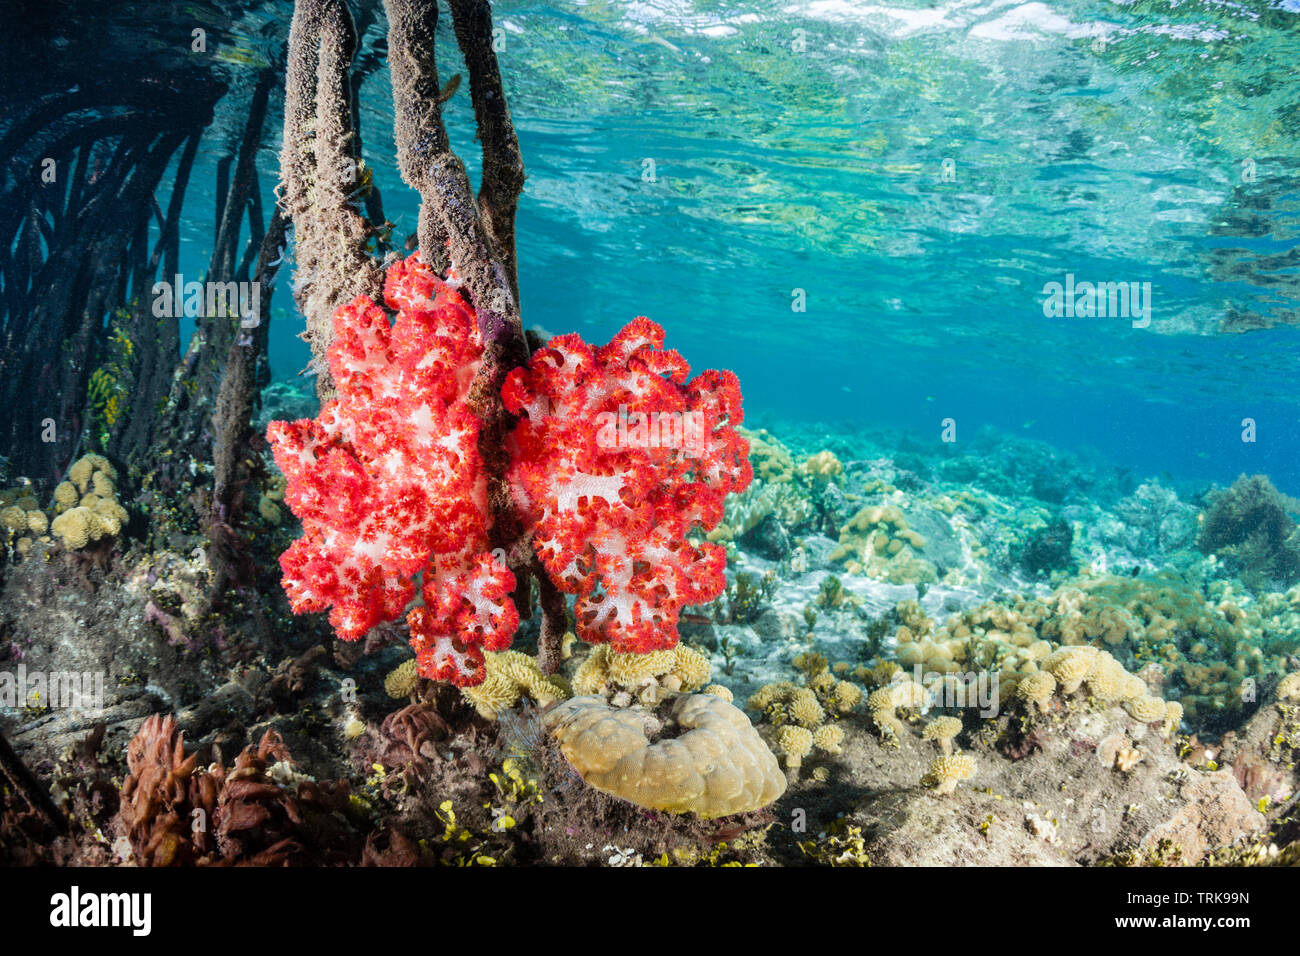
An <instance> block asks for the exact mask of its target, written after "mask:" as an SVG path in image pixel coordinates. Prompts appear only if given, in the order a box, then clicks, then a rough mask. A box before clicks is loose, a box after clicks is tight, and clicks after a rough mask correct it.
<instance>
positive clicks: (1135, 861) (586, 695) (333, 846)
mask: <svg viewBox="0 0 1300 956" xmlns="http://www.w3.org/2000/svg"><path fill="white" fill-rule="evenodd" d="M271 394H272V403H273V404H275V405H276V407H277V408H279V407H280V406H285V407H304V408H306V409H307V412H308V413H309V411H310V405H309V402H307V400H306V399H302V397H301V396H299V397H295V395H294V393H293V390H292V389H284V388H281V389H276V388H273V389H272V390H271ZM272 414H275V413H274V412H273V413H272ZM744 435H745V438H746V440H747V441H748V444H749V457H750V462H751V464H752V467H753V471H754V476H755V480H754V482H753V483H752V485H751V486H750V487H749V488H748V489H747V490H745V491H744V492H742V493H740V494H733V495H731V496H729V497H728V499H727V501H726V503H725V513H724V516H723V520H722V521H721V522H720V523H719V524H718V525H717V526H716V527H715V528H714V530H713V531H711V532H709V534H708V538H709V540H710V541H712V542H713V543H715V544H719V545H721V546H723V547H725V549H726V558H727V562H726V571H725V574H726V587H725V591H724V592H723V593H722V594H721V595H720V596H719V597H718V598H717V599H716V600H713V601H712V602H710V603H708V604H704V605H698V606H694V607H689V608H686V609H685V611H684V613H683V614H682V616H681V620H680V625H679V627H680V633H681V636H682V640H681V642H680V643H679V644H678V645H677V646H676V647H675V648H672V649H669V650H656V651H652V652H650V653H640V654H636V653H620V652H618V651H617V650H615V649H614V648H612V647H611V646H610V645H607V644H595V645H593V644H587V643H584V642H583V641H580V640H578V639H577V638H576V637H575V636H574V634H573V633H572V632H569V633H567V634H565V635H564V636H563V638H562V639H561V641H560V644H559V648H560V655H561V658H562V659H561V661H560V666H559V668H558V670H556V671H555V672H554V673H546V672H545V671H544V670H543V668H542V667H541V666H540V665H539V660H538V656H537V653H538V650H537V646H538V639H539V627H540V622H539V621H538V620H536V619H531V620H525V621H524V622H523V623H522V625H521V628H520V637H519V639H517V640H516V642H515V646H514V649H512V650H507V651H487V652H485V655H484V659H485V667H486V677H485V679H484V680H483V682H481V683H479V684H477V685H475V686H469V687H464V688H456V687H454V686H451V685H450V684H448V683H445V682H441V681H433V680H428V679H425V678H424V677H421V676H420V673H419V671H418V669H417V667H416V662H415V658H414V657H413V656H412V652H411V650H410V648H408V647H407V646H406V635H405V633H404V630H403V627H402V626H401V625H400V624H381V625H379V626H377V627H375V628H373V629H372V630H371V631H370V632H369V633H368V634H367V635H366V637H365V639H364V640H361V641H358V642H342V641H339V640H338V639H337V638H336V637H335V636H334V633H333V631H332V629H331V628H330V627H329V626H328V625H327V624H326V623H325V622H324V621H323V620H322V619H321V618H320V616H319V615H308V616H294V615H292V614H290V613H289V610H288V607H287V605H286V603H285V598H284V596H283V592H282V591H281V588H280V586H279V577H280V569H279V567H278V566H277V564H276V558H277V557H278V555H279V554H280V553H281V552H282V551H283V550H284V549H285V547H287V545H288V544H289V542H290V541H292V540H293V539H294V537H295V536H296V534H297V529H296V527H295V519H294V517H293V514H292V513H291V512H290V511H289V510H288V509H287V508H284V507H283V505H284V498H285V481H284V479H283V477H282V476H280V475H279V474H278V473H277V472H276V470H275V468H274V466H271V465H269V464H265V465H264V468H263V470H262V471H261V472H260V473H261V474H262V475H263V477H261V478H260V479H258V481H257V482H256V483H255V484H254V485H253V486H252V491H253V493H254V494H255V497H256V508H255V509H254V512H255V515H256V516H255V517H254V518H252V519H251V520H252V521H253V522H254V524H255V527H254V528H253V530H252V532H251V533H250V535H249V537H248V541H247V544H248V546H249V548H250V549H251V550H250V553H251V554H252V555H253V557H254V560H253V562H252V566H250V567H248V568H246V569H245V573H246V574H247V575H248V577H247V578H246V579H245V580H247V581H248V582H251V583H252V586H251V587H243V588H239V589H235V590H234V591H232V592H231V594H230V595H229V596H228V597H226V598H224V599H217V600H214V599H213V596H212V593H211V589H210V587H209V585H210V580H209V578H210V576H211V574H212V571H211V566H210V555H209V553H208V550H207V546H206V545H205V543H204V541H205V539H204V538H203V537H202V536H201V535H199V534H198V533H197V532H196V531H194V529H190V528H187V527H185V526H184V524H183V523H180V522H171V521H170V519H169V517H168V515H167V514H151V515H147V516H146V514H144V513H143V512H142V510H141V508H140V505H139V502H140V501H141V500H142V498H141V496H140V495H139V494H138V491H139V487H138V486H137V485H136V483H137V482H138V481H139V476H131V475H123V476H119V475H118V474H117V472H116V470H115V469H114V468H113V466H112V465H111V463H109V462H108V461H107V460H106V459H103V458H102V457H100V456H93V455H92V456H87V457H86V458H84V459H82V460H81V461H79V462H78V463H77V465H75V466H74V467H73V468H72V469H71V471H70V473H69V476H68V480H67V481H65V482H63V483H62V484H59V485H58V486H57V487H56V488H55V490H54V492H53V494H52V496H51V497H50V498H49V500H44V499H43V498H42V497H41V496H39V495H36V494H34V493H32V492H31V490H30V487H29V486H28V485H27V484H25V483H23V482H21V481H7V482H6V483H5V485H6V486H5V487H4V488H3V489H0V527H2V529H3V535H4V539H3V542H4V556H5V557H4V565H3V578H2V583H0V657H2V659H3V668H2V669H0V670H3V674H4V677H0V730H3V733H4V736H5V738H7V739H8V740H9V741H11V743H12V746H13V750H14V753H15V756H16V758H17V760H18V761H20V762H21V764H22V765H23V766H25V767H26V768H29V769H30V771H31V775H32V781H33V782H34V783H33V784H32V785H34V786H35V787H36V788H37V789H39V790H43V791H44V792H45V793H47V794H48V797H49V800H50V801H51V802H52V805H53V807H54V808H56V810H57V813H58V815H60V816H63V817H65V818H66V819H67V820H69V821H70V822H71V826H69V827H67V828H66V829H62V830H61V829H60V828H59V827H58V826H57V823H56V821H55V819H54V818H53V817H51V816H50V814H49V813H48V812H43V811H42V809H41V808H40V807H39V806H36V805H35V804H33V802H32V801H31V800H30V799H29V797H30V794H27V795H25V793H26V791H23V790H22V789H20V788H10V789H7V790H6V791H5V792H4V795H3V797H2V798H0V799H2V800H3V809H2V810H0V852H2V853H3V858H4V859H5V861H6V862H15V863H78V864H93V865H146V866H147V865H155V866H156V865H212V864H230V863H254V864H263V865H270V864H277V863H285V862H288V863H299V864H319V865H333V864H344V865H347V864H370V865H425V864H450V863H458V864H466V863H469V864H475V865H591V864H595V865H607V866H650V865H665V866H712V865H788V866H801V865H828V866H853V865H866V864H876V865H903V866H907V865H933V866H958V865H1015V866H1020V865H1035V866H1040V865H1048V866H1098V865H1106V866H1131V865H1179V866H1193V865H1200V866H1209V865H1242V864H1250V865H1274V864H1281V863H1296V862H1300V820H1298V819H1297V816H1296V809H1297V790H1298V789H1300V771H1298V770H1297V767H1296V756H1297V753H1300V659H1298V657H1297V655H1298V654H1300V560H1298V559H1300V535H1298V534H1297V531H1296V524H1295V520H1294V517H1293V513H1294V510H1295V509H1294V505H1295V502H1294V500H1293V499H1289V498H1287V497H1286V496H1285V495H1283V494H1282V493H1281V492H1279V491H1278V490H1277V489H1275V488H1274V487H1273V485H1272V484H1271V482H1269V480H1268V479H1267V478H1266V477H1264V476H1243V477H1242V478H1240V479H1238V480H1237V481H1236V482H1235V483H1233V484H1231V485H1230V486H1228V487H1225V488H1209V489H1200V490H1193V489H1189V488H1186V487H1183V486H1178V487H1175V486H1173V485H1172V484H1171V483H1161V482H1160V481H1157V480H1148V481H1138V480H1136V479H1133V478H1131V477H1129V476H1128V475H1127V474H1126V473H1124V472H1122V471H1120V470H1118V469H1116V468H1113V467H1111V466H1109V465H1107V464H1106V463H1105V462H1103V461H1099V460H1092V459H1086V460H1085V459H1081V458H1078V457H1076V456H1072V455H1069V454H1065V453H1062V452H1060V451H1058V450H1055V449H1052V448H1049V447H1047V446H1045V445H1042V444H1041V443H1037V442H1028V441H1025V440H1024V439H1021V438H1011V437H1008V436H1005V435H1000V434H997V433H993V432H988V433H986V434H983V435H982V436H981V437H980V438H979V439H978V440H977V441H976V442H973V443H972V446H971V447H970V448H969V449H967V450H964V451H963V452H962V453H961V454H952V453H937V452H934V451H927V450H925V449H914V448H910V447H908V446H907V443H906V441H905V440H902V439H900V438H898V436H895V435H891V434H889V433H885V432H866V431H840V432H835V431H831V430H828V429H826V428H824V427H822V426H815V425H811V424H808V423H793V424H791V423H770V426H769V428H768V429H754V430H749V431H746V432H744ZM119 489H120V490H119ZM144 500H147V498H146V499H144ZM124 502H125V503H126V504H124ZM146 519H147V520H146ZM144 524H149V525H153V526H154V530H153V531H152V533H149V534H143V533H141V532H140V530H139V528H140V527H141V525H144ZM68 674H77V675H82V674H85V675H98V680H97V691H98V694H99V697H98V699H94V694H93V693H92V691H93V690H95V689H96V688H91V687H89V686H79V687H78V688H74V689H80V690H85V691H86V692H87V694H88V695H89V698H91V699H88V700H82V701H80V702H79V704H80V706H66V704H67V703H68V701H67V700H66V695H67V691H68V687H67V686H61V685H60V684H59V683H58V681H56V680H54V679H50V680H46V678H47V677H50V675H68ZM20 676H21V678H22V680H21V682H20V681H19V679H18V678H19V677H20ZM38 680H39V681H40V682H39V683H38ZM66 683H67V682H66V680H65V681H64V684H66ZM60 695H62V697H63V699H60ZM47 810H48V808H47ZM196 818H201V819H203V820H205V821H207V822H208V823H209V824H210V825H208V826H206V827H204V828H195V827H192V826H191V821H193V820H194V819H196Z"/></svg>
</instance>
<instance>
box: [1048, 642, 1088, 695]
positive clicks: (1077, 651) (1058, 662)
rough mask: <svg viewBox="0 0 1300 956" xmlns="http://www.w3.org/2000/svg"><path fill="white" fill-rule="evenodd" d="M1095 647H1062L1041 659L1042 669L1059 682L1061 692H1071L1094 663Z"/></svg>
mask: <svg viewBox="0 0 1300 956" xmlns="http://www.w3.org/2000/svg"><path fill="white" fill-rule="evenodd" d="M1097 654H1098V651H1097V649H1096V648H1095V647H1091V646H1086V645H1085V646H1081V647H1063V648H1061V649H1060V650H1058V651H1056V652H1055V653H1054V654H1051V655H1049V656H1048V658H1047V660H1045V661H1043V669H1044V670H1046V671H1047V672H1048V673H1049V674H1051V675H1052V676H1053V677H1055V678H1056V679H1057V680H1058V681H1059V682H1060V684H1061V693H1063V694H1073V693H1074V692H1075V691H1076V690H1078V689H1079V685H1081V684H1082V683H1083V682H1084V680H1085V679H1086V678H1087V676H1088V675H1089V674H1090V673H1091V672H1092V668H1093V665H1094V664H1095V663H1096V658H1097Z"/></svg>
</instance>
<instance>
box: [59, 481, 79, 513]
mask: <svg viewBox="0 0 1300 956" xmlns="http://www.w3.org/2000/svg"><path fill="white" fill-rule="evenodd" d="M79 497H80V496H79V495H78V494H77V486H76V485H74V484H73V483H72V482H70V481H61V482H59V484H58V485H57V486H56V487H55V489H54V504H55V506H56V507H57V508H58V509H59V510H63V509H65V508H71V507H72V506H73V505H75V504H76V503H77V499H78V498H79Z"/></svg>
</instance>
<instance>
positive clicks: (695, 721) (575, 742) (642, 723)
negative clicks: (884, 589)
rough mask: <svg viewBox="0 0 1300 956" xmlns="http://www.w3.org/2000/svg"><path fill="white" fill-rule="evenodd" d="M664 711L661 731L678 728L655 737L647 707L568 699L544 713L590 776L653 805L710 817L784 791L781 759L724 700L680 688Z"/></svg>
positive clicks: (567, 752) (564, 748) (607, 788)
mask: <svg viewBox="0 0 1300 956" xmlns="http://www.w3.org/2000/svg"><path fill="white" fill-rule="evenodd" d="M662 716H663V724H662V727H661V728H660V729H661V730H663V731H664V732H665V734H666V733H668V732H671V731H676V732H679V733H678V736H675V737H668V736H664V737H661V738H660V739H659V740H656V741H655V742H653V743H651V741H650V739H649V737H648V736H647V723H648V715H647V714H646V712H644V711H640V710H638V709H637V708H633V707H628V708H622V709H620V708H615V707H611V706H610V705H609V704H607V703H606V702H605V701H604V700H603V699H602V698H599V697H590V696H584V697H575V698H573V699H571V700H567V701H565V702H564V703H562V704H559V705H558V706H556V707H555V708H554V709H553V710H551V711H550V712H548V713H547V715H546V717H545V718H544V719H545V721H546V726H547V729H548V730H549V731H550V732H551V733H552V734H553V735H554V736H555V738H556V740H557V741H558V742H559V744H560V750H561V752H562V753H563V754H564V756H565V758H566V759H567V760H568V761H569V763H570V764H571V765H572V766H573V767H574V769H575V770H577V772H578V774H579V775H580V776H581V777H582V779H583V780H584V781H586V782H587V783H588V784H589V785H590V786H593V787H595V788H596V789H597V790H600V791H602V792H603V793H608V794H612V795H613V796H616V797H620V798H621V799H624V800H628V801H630V802H632V803H635V804H637V805H638V806H642V807H646V808H648V809H651V810H665V811H669V812H672V813H695V814H698V815H699V816H700V817H702V818H704V819H712V818H714V817H720V816H728V815H730V814H733V813H745V812H748V811H750V810H757V809H759V808H761V807H765V806H767V805H768V804H769V803H771V802H772V801H774V800H775V799H776V798H777V797H779V796H781V794H782V793H784V792H785V788H786V780H785V775H784V774H782V773H781V768H780V766H779V765H778V764H777V761H776V758H775V757H774V756H773V755H772V752H771V751H770V750H769V749H768V748H767V745H766V744H764V743H763V740H762V738H761V737H759V735H758V733H757V731H755V730H754V727H753V725H752V724H750V722H749V718H748V717H746V716H745V714H744V712H742V711H740V710H737V709H736V708H735V707H733V706H732V705H731V704H729V703H727V702H726V701H725V700H722V699H721V698H719V697H715V696H713V695H712V694H680V695H678V696H676V697H674V698H673V699H672V700H671V702H670V704H669V708H668V710H667V712H666V713H664V714H663V715H662ZM791 729H795V730H799V729H802V728H791ZM803 732H804V733H808V731H806V730H805V731H803ZM809 736H810V737H811V734H809Z"/></svg>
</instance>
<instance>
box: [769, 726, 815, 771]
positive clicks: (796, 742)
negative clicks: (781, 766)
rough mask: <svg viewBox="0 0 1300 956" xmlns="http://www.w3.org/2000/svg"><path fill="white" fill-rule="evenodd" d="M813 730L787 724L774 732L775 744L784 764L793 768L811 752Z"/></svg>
mask: <svg viewBox="0 0 1300 956" xmlns="http://www.w3.org/2000/svg"><path fill="white" fill-rule="evenodd" d="M813 740H814V738H813V732H812V731H811V730H809V729H808V728H807V727H794V726H791V725H790V724H787V725H786V726H784V727H781V728H780V729H779V730H777V732H776V746H777V749H778V750H780V751H781V754H782V755H783V756H784V757H785V765H786V766H787V767H790V768H791V769H794V768H796V767H798V766H799V765H801V764H802V763H803V758H804V757H806V756H808V755H809V754H810V753H812V749H813Z"/></svg>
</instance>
